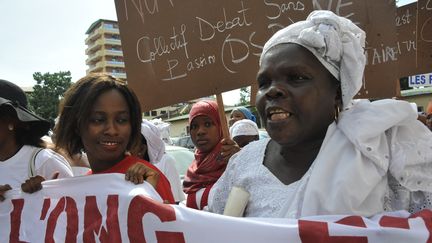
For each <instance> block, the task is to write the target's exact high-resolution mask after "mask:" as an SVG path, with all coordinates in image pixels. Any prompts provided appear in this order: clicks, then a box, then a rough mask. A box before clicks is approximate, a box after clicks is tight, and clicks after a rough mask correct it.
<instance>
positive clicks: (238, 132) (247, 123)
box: [230, 119, 259, 138]
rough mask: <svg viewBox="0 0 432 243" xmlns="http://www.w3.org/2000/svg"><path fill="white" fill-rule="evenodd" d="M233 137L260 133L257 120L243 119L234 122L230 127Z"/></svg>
mask: <svg viewBox="0 0 432 243" xmlns="http://www.w3.org/2000/svg"><path fill="white" fill-rule="evenodd" d="M230 134H231V137H232V138H234V137H237V136H243V135H246V136H253V135H258V134H259V131H258V126H257V124H256V123H255V122H253V121H251V120H249V119H242V120H238V121H236V122H234V124H233V125H232V126H231V127H230Z"/></svg>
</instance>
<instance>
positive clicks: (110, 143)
mask: <svg viewBox="0 0 432 243" xmlns="http://www.w3.org/2000/svg"><path fill="white" fill-rule="evenodd" d="M99 144H100V145H102V146H103V147H104V148H105V149H109V150H115V149H117V148H118V147H119V146H120V142H117V141H100V142H99Z"/></svg>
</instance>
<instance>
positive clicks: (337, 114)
mask: <svg viewBox="0 0 432 243" xmlns="http://www.w3.org/2000/svg"><path fill="white" fill-rule="evenodd" d="M339 113H340V108H339V106H338V105H335V114H334V120H335V122H336V124H337V123H338V120H339Z"/></svg>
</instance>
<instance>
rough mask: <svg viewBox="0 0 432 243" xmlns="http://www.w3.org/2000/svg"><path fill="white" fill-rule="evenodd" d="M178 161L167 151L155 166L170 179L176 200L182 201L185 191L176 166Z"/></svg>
mask: <svg viewBox="0 0 432 243" xmlns="http://www.w3.org/2000/svg"><path fill="white" fill-rule="evenodd" d="M175 163H176V161H175V159H174V158H173V157H172V156H171V155H169V154H167V153H165V154H164V155H163V156H162V159H161V161H159V163H157V164H155V166H156V167H157V168H158V169H159V170H160V171H161V172H162V173H163V174H164V175H165V176H166V178H167V179H168V181H169V183H170V185H171V191H172V194H173V196H174V201H176V202H181V201H183V200H184V199H185V195H184V193H183V187H182V183H181V181H180V175H179V173H178V172H177V169H176V167H175V165H174V164H175Z"/></svg>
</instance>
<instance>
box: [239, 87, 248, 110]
mask: <svg viewBox="0 0 432 243" xmlns="http://www.w3.org/2000/svg"><path fill="white" fill-rule="evenodd" d="M249 103H250V87H243V88H240V103H238V104H237V106H248V105H249Z"/></svg>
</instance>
